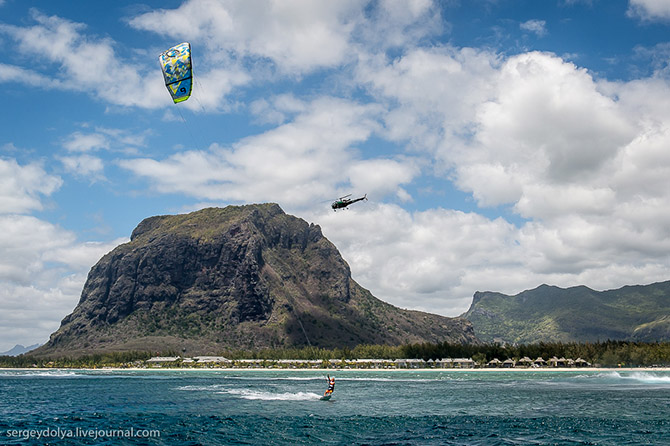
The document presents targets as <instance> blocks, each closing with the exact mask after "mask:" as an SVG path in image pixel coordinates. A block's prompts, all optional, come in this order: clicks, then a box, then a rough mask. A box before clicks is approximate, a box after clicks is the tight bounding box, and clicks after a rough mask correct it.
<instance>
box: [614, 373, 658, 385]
mask: <svg viewBox="0 0 670 446" xmlns="http://www.w3.org/2000/svg"><path fill="white" fill-rule="evenodd" d="M605 375H606V376H607V377H608V378H614V379H620V380H623V381H628V382H630V381H634V382H639V383H642V384H668V385H670V375H656V374H654V373H649V372H633V373H631V374H630V375H628V374H621V373H619V372H610V373H607V374H605Z"/></svg>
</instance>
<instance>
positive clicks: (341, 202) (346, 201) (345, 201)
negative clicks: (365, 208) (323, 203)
mask: <svg viewBox="0 0 670 446" xmlns="http://www.w3.org/2000/svg"><path fill="white" fill-rule="evenodd" d="M349 197H351V194H349V195H345V196H344V197H340V198H338V199H337V200H335V201H333V203H332V204H331V205H330V207H331V208H333V211H337V210H338V209H344V208H346V207H347V206H349V205H350V204H353V203H356V202H357V201H363V200H365V201H368V194H365V195H363V196H362V197H360V198H354V199H351V198H349Z"/></svg>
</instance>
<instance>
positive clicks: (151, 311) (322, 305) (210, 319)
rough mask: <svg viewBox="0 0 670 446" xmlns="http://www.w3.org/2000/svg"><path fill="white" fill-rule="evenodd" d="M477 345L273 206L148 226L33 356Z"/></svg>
mask: <svg viewBox="0 0 670 446" xmlns="http://www.w3.org/2000/svg"><path fill="white" fill-rule="evenodd" d="M443 341H448V342H456V343H468V342H475V341H476V338H475V336H474V334H473V330H472V326H471V324H470V323H469V322H467V321H466V320H464V319H460V318H447V317H442V316H438V315H434V314H428V313H423V312H418V311H408V310H402V309H399V308H397V307H394V306H392V305H390V304H387V303H385V302H382V301H381V300H379V299H377V298H375V297H374V296H373V295H372V294H371V293H370V292H369V291H367V290H365V289H364V288H362V287H361V286H360V285H359V284H357V283H356V282H355V281H354V280H353V279H352V278H351V272H350V270H349V266H348V265H347V263H346V262H345V261H344V260H343V259H342V257H341V256H340V254H339V252H338V250H337V249H336V248H335V246H334V245H333V244H332V243H331V242H330V241H328V240H327V239H326V238H325V237H324V236H323V234H322V233H321V229H320V228H319V226H316V225H313V224H308V223H307V222H305V221H304V220H302V219H299V218H296V217H293V216H290V215H287V214H286V213H284V211H283V210H282V209H281V208H280V207H279V206H278V205H276V204H261V205H248V206H228V207H226V208H209V209H203V210H201V211H198V212H193V213H190V214H184V215H166V216H157V217H151V218H147V219H145V220H144V221H142V222H141V223H140V224H139V225H138V226H137V228H135V230H134V231H133V233H132V236H131V240H130V242H129V243H125V244H123V245H120V246H118V247H116V248H115V249H114V250H112V251H111V252H110V253H108V254H107V255H105V256H104V257H103V258H102V259H101V260H100V261H99V262H98V263H97V264H96V265H95V266H93V268H92V269H91V271H90V273H89V275H88V279H87V281H86V284H85V285H84V289H83V292H82V295H81V299H80V301H79V304H78V305H77V306H76V308H75V309H74V311H73V312H72V314H70V315H68V316H67V317H65V319H63V321H62V323H61V326H60V328H59V329H58V330H57V331H56V332H55V333H54V334H52V335H51V338H50V340H49V342H48V343H47V344H45V345H44V346H42V347H40V348H38V349H37V350H35V351H34V352H33V354H35V355H82V354H90V353H98V352H100V353H101V352H112V351H130V350H151V351H156V352H158V351H166V350H173V351H177V352H184V353H185V354H190V355H193V354H208V353H217V352H221V351H225V350H231V349H259V348H276V347H282V348H286V347H303V346H308V345H311V346H316V347H324V348H341V347H353V346H355V345H358V344H387V345H399V344H402V343H408V342H443Z"/></svg>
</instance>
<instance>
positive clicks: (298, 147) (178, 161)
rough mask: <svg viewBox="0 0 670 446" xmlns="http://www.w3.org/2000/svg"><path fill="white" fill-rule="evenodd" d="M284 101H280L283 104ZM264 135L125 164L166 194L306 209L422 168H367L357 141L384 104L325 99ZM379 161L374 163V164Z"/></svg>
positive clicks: (390, 183)
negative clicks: (377, 174) (376, 172)
mask: <svg viewBox="0 0 670 446" xmlns="http://www.w3.org/2000/svg"><path fill="white" fill-rule="evenodd" d="M280 102H282V101H280ZM292 107H293V110H300V113H299V114H298V115H297V116H295V117H294V118H293V119H292V120H291V121H289V122H286V123H284V124H282V125H280V126H278V127H276V128H273V129H271V130H269V131H267V132H265V133H262V134H259V135H256V136H250V137H247V138H244V139H242V140H241V141H239V142H237V143H235V144H233V145H232V146H231V147H220V146H217V145H213V146H211V147H210V148H209V149H208V150H198V151H185V152H180V153H177V154H175V155H172V156H170V157H169V158H167V159H163V160H154V159H150V158H136V159H124V160H121V161H120V162H119V164H120V165H121V166H122V167H123V168H125V169H128V170H129V171H131V172H133V173H135V174H136V175H138V176H140V177H144V178H147V179H148V180H150V182H151V183H150V184H151V185H152V187H153V188H155V189H156V190H158V191H160V192H165V193H183V194H186V195H189V196H192V197H197V198H198V199H205V200H220V201H224V202H226V201H233V202H254V201H277V202H279V203H286V204H292V205H294V206H299V205H300V206H305V205H307V204H310V203H314V202H315V201H318V200H319V199H320V200H323V199H325V198H329V197H331V196H332V195H333V193H335V190H339V189H341V188H342V187H344V188H349V187H351V185H353V184H356V185H360V186H361V187H364V186H366V187H370V188H371V189H370V192H371V193H372V192H373V191H374V192H379V193H386V192H388V191H394V190H396V188H397V186H398V185H399V184H402V183H405V182H407V181H409V179H410V178H411V176H412V175H413V174H414V173H415V172H416V169H415V168H414V167H412V166H411V163H409V164H408V163H403V162H402V161H400V160H395V161H394V160H377V161H371V162H372V163H373V164H375V165H376V166H377V167H380V168H383V169H384V170H385V171H387V172H390V173H392V174H394V175H395V174H397V177H396V178H389V177H385V180H386V182H385V183H384V182H383V179H380V178H377V179H375V178H374V177H373V176H370V173H369V172H363V171H362V168H363V167H364V163H365V162H366V161H364V160H360V159H358V155H357V152H356V150H354V146H355V145H356V144H357V143H361V142H364V141H366V140H367V139H368V138H369V137H370V136H371V135H372V134H374V133H375V132H376V131H378V129H379V128H380V123H379V122H378V119H377V117H378V114H379V112H380V109H379V107H377V106H375V105H361V104H357V103H354V102H351V101H347V100H342V99H336V98H331V97H323V98H318V99H315V100H314V101H312V102H309V103H303V104H301V105H300V106H298V105H297V103H293V105H292ZM375 165H373V166H371V167H375Z"/></svg>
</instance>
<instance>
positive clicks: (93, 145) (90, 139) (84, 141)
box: [63, 132, 109, 152]
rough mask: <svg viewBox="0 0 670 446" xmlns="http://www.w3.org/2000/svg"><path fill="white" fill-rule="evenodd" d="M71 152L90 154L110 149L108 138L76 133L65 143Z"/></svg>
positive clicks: (96, 134) (94, 134)
mask: <svg viewBox="0 0 670 446" xmlns="http://www.w3.org/2000/svg"><path fill="white" fill-rule="evenodd" d="M63 147H65V148H66V149H67V150H68V151H70V152H89V151H92V150H100V149H109V141H108V139H107V137H106V136H105V135H103V134H100V133H88V134H84V133H81V132H75V133H73V134H72V135H70V139H69V140H68V141H65V142H64V143H63Z"/></svg>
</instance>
